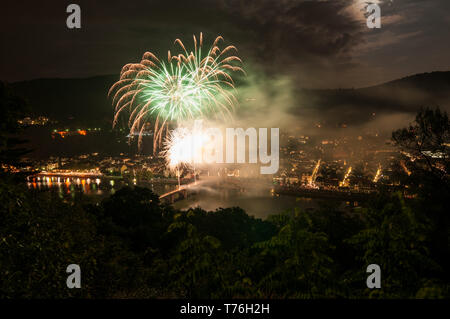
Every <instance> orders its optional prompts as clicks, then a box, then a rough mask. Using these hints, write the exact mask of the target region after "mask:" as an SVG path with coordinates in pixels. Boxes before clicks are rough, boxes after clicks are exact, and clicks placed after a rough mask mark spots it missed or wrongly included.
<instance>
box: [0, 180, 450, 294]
mask: <svg viewBox="0 0 450 319" xmlns="http://www.w3.org/2000/svg"><path fill="white" fill-rule="evenodd" d="M13 185H16V186H13ZM22 187H23V186H21V185H19V184H11V183H8V181H7V180H5V179H2V182H1V183H0V200H1V202H2V205H1V208H0V297H2V298H13V297H19V298H27V297H30V298H31V297H33V298H50V297H51V298H54V297H58V298H59V297H61V298H65V297H88V298H105V297H106V298H147V297H150V298H176V297H189V298H231V297H240V298H255V297H256V298H339V297H344V298H354V297H358V298H359V297H363V298H366V297H381V298H398V297H401V298H411V297H412V298H415V297H418V298H425V297H431V298H438V297H448V296H449V295H448V293H449V291H448V282H449V281H448V274H447V273H446V272H445V270H446V269H445V265H444V263H443V262H442V256H440V255H437V256H436V255H434V254H433V252H434V251H439V250H435V247H434V246H433V240H432V239H433V234H434V233H435V232H436V228H435V226H433V222H432V221H431V220H430V218H429V217H427V212H426V211H421V210H418V209H417V208H415V207H417V206H420V205H418V203H417V202H416V201H414V202H405V200H404V199H403V197H402V196H401V194H391V195H385V196H384V197H383V196H380V197H379V198H378V199H377V200H375V201H374V202H372V203H370V205H368V206H367V208H362V209H359V210H356V211H354V212H353V213H352V214H348V213H343V212H340V211H338V210H337V209H336V208H335V207H333V205H329V204H328V205H326V206H325V205H323V207H322V208H320V209H318V210H317V211H314V212H304V211H300V210H294V211H290V212H286V213H284V214H279V215H273V216H270V218H268V220H265V221H263V220H260V219H255V218H253V217H250V216H248V215H247V214H246V213H245V212H244V211H243V210H242V209H240V208H227V209H218V210H217V211H215V212H206V211H204V210H202V209H200V208H196V209H190V210H187V211H176V210H174V209H173V208H172V207H170V206H165V205H161V203H159V199H158V196H156V195H155V194H153V193H152V192H151V191H150V190H148V189H146V188H139V187H135V188H128V187H126V188H123V189H121V190H119V191H117V192H116V193H115V194H114V195H112V196H111V197H110V198H107V199H106V200H104V201H103V202H102V203H101V204H100V205H91V204H88V205H84V204H83V200H82V197H80V198H79V200H77V201H75V202H64V201H63V200H62V199H60V198H59V197H58V196H56V195H53V193H51V192H45V193H29V192H28V191H27V190H26V189H24V188H22ZM447 248H448V247H447ZM72 263H75V264H79V265H80V266H81V269H82V289H68V288H67V287H66V278H67V276H68V274H67V273H66V267H67V265H69V264H72ZM372 263H377V264H379V265H380V266H381V269H382V289H379V290H369V289H367V288H365V287H366V278H367V276H368V274H367V273H366V267H367V265H369V264H372Z"/></svg>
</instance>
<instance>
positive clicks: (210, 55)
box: [108, 33, 244, 152]
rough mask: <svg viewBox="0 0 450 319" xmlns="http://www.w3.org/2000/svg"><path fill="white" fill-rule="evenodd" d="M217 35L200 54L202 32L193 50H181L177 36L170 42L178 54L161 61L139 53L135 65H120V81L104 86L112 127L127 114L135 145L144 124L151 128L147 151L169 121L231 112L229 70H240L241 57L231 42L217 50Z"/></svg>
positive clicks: (148, 53) (234, 100) (232, 96)
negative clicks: (110, 105) (112, 108)
mask: <svg viewBox="0 0 450 319" xmlns="http://www.w3.org/2000/svg"><path fill="white" fill-rule="evenodd" d="M221 40H223V38H222V37H220V36H219V37H217V38H216V40H215V41H214V43H213V45H212V46H211V47H210V48H209V49H208V50H206V52H202V49H203V35H202V33H200V37H199V41H197V38H196V37H195V35H194V50H193V51H191V52H189V53H188V51H187V49H186V47H185V46H184V44H183V43H182V42H181V40H180V39H177V40H175V44H176V45H178V47H179V49H180V51H181V53H179V54H176V55H172V54H171V52H170V51H169V52H168V57H167V62H165V61H162V60H160V59H158V58H157V57H156V56H155V55H154V54H153V53H151V52H146V53H144V55H143V57H142V60H141V62H140V63H130V64H127V65H125V66H124V67H123V68H122V71H121V73H120V79H119V81H117V82H116V83H115V84H114V85H113V86H112V87H111V89H110V90H109V93H108V95H109V96H112V100H113V104H114V105H115V115H114V121H113V125H114V126H115V125H116V124H117V121H118V118H119V116H120V115H121V114H122V113H127V114H128V125H129V127H130V136H138V145H139V147H140V145H141V141H142V135H143V134H142V133H143V132H144V130H145V127H146V126H147V124H150V125H152V126H153V132H154V134H153V151H154V152H155V151H156V149H157V146H158V145H160V144H161V140H162V136H163V132H164V131H165V132H166V134H167V132H168V126H169V124H171V123H179V122H182V121H185V120H192V119H198V118H202V117H203V116H207V115H211V114H212V115H214V116H216V117H225V116H227V115H231V111H232V110H233V107H234V104H235V102H236V99H235V97H234V95H233V89H234V82H233V79H232V77H231V74H232V72H236V71H241V72H244V71H243V70H242V68H241V67H239V66H238V65H236V64H239V65H240V64H241V63H242V61H241V59H240V58H238V57H237V56H235V55H230V54H231V53H232V52H233V51H237V49H236V48H235V47H234V46H231V45H230V46H227V47H225V48H224V49H220V47H219V42H220V41H221Z"/></svg>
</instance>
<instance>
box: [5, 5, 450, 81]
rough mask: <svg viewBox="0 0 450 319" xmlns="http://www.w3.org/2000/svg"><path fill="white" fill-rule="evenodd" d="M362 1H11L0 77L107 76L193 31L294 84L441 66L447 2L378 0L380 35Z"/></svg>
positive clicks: (447, 49) (375, 77) (448, 49)
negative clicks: (70, 18)
mask: <svg viewBox="0 0 450 319" xmlns="http://www.w3.org/2000/svg"><path fill="white" fill-rule="evenodd" d="M72 2H76V3H78V4H79V5H80V6H81V9H82V29H81V30H68V29H67V28H66V25H65V20H66V17H67V13H66V12H65V11H66V10H65V9H66V6H67V5H68V4H69V3H72ZM377 2H380V1H377ZM363 3H364V1H360V0H328V1H325V0H320V1H319V0H277V1H275V0H246V1H244V0H197V1H176V0H174V1H163V0H153V1H149V0H134V1H87V0H77V1H68V0H67V1H43V2H31V1H21V0H16V1H14V2H8V3H4V4H2V6H3V8H2V11H1V13H0V14H1V17H0V23H1V29H2V34H1V36H2V50H1V56H0V58H1V61H0V62H1V64H0V67H1V70H0V71H1V72H0V74H1V78H2V79H3V80H8V81H17V80H24V79H32V78H42V77H86V76H93V75H99V74H114V73H118V71H119V70H120V68H121V66H122V65H123V64H125V63H128V62H131V61H137V60H139V59H140V57H141V55H142V53H143V52H145V51H147V50H151V51H154V52H156V53H158V54H160V55H165V54H166V53H167V50H168V49H170V48H171V47H172V44H173V40H174V39H175V38H177V37H180V38H182V39H183V40H185V41H186V42H189V41H192V40H191V39H192V34H194V33H195V34H198V33H199V32H200V31H203V32H204V34H205V37H206V39H208V40H209V41H212V40H213V38H214V37H215V36H216V35H218V34H220V35H223V36H224V37H225V39H226V40H227V41H230V42H231V43H233V44H235V45H236V46H237V47H238V48H239V55H240V56H241V57H242V58H243V60H244V62H245V64H246V66H247V68H249V69H250V70H252V69H260V70H264V71H265V72H266V73H267V74H268V75H269V76H270V74H273V75H274V76H281V75H288V76H290V77H292V79H293V80H294V81H295V83H296V85H297V86H302V87H349V86H365V85H369V84H374V83H377V82H381V81H386V80H390V79H393V78H396V77H401V76H404V75H407V74H412V73H417V72H425V71H432V70H439V69H441V70H442V69H446V68H447V69H448V62H447V61H448V55H449V53H450V44H449V41H448V39H447V41H445V39H444V38H445V37H447V38H448V35H447V33H448V27H449V24H450V23H449V22H450V19H449V17H448V16H446V15H445V10H444V9H449V7H450V1H448V0H433V1H419V0H392V1H388V0H386V1H382V14H383V19H384V20H383V21H384V22H383V23H384V24H383V27H382V29H381V30H369V29H367V27H366V25H365V20H364V19H365V18H364V11H361V9H363ZM357 4H360V6H359V8H358V6H357ZM3 44H4V45H3Z"/></svg>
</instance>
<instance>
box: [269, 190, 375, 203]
mask: <svg viewBox="0 0 450 319" xmlns="http://www.w3.org/2000/svg"><path fill="white" fill-rule="evenodd" d="M274 192H275V193H276V194H280V195H291V196H298V197H309V198H324V199H338V200H347V201H366V200H368V199H370V198H371V197H372V196H374V194H375V192H371V193H369V192H354V191H344V190H342V191H337V190H324V189H307V188H300V187H296V188H293V187H282V186H277V187H275V189H274Z"/></svg>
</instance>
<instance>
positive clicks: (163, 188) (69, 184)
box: [27, 176, 176, 200]
mask: <svg viewBox="0 0 450 319" xmlns="http://www.w3.org/2000/svg"><path fill="white" fill-rule="evenodd" d="M131 184H132V185H137V186H142V187H148V188H150V189H151V190H152V191H153V192H155V193H156V194H164V193H167V192H169V191H172V190H174V189H175V188H176V185H172V184H152V183H149V182H148V183H138V182H137V181H135V180H134V181H133V182H132V183H131ZM27 185H28V188H29V189H36V190H52V191H56V192H58V194H59V196H60V197H61V198H64V197H72V198H74V197H75V193H76V192H77V191H81V192H82V193H83V194H85V195H87V196H88V197H92V198H94V199H98V200H101V199H102V198H104V197H107V196H109V195H112V194H114V193H115V192H116V191H117V190H119V189H120V188H122V187H124V186H126V185H127V183H126V182H124V181H123V180H121V179H111V178H81V177H70V178H69V177H62V176H60V177H56V176H40V177H33V178H30V179H29V181H28V182H27Z"/></svg>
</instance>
